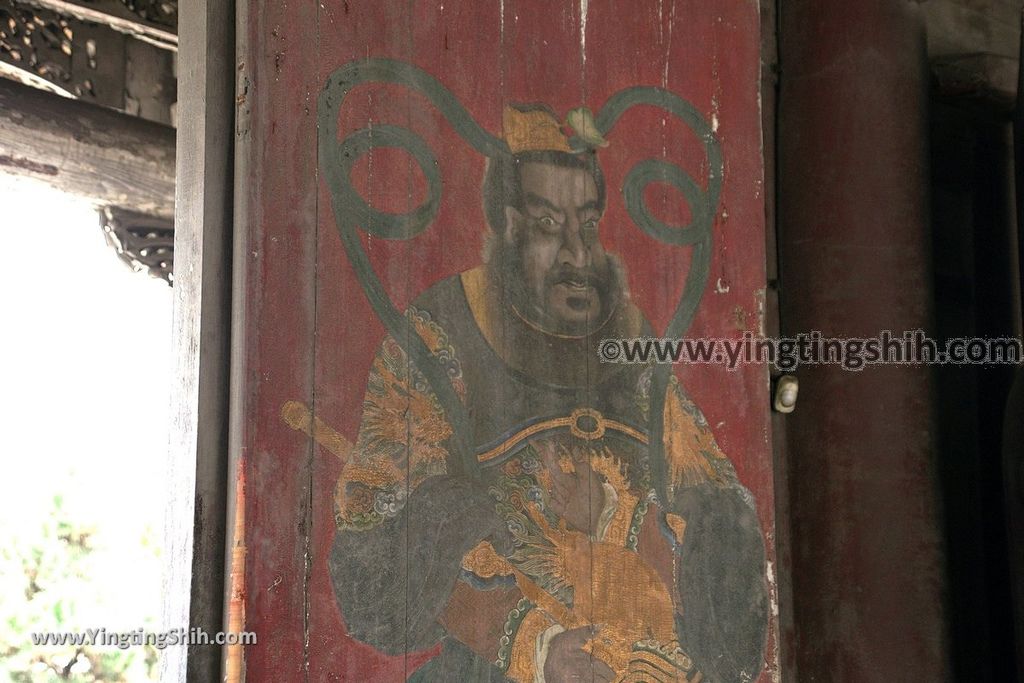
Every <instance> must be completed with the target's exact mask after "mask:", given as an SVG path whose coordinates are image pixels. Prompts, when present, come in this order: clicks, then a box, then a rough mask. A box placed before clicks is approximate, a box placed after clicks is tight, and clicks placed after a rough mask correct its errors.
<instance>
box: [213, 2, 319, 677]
mask: <svg viewBox="0 0 1024 683" xmlns="http://www.w3.org/2000/svg"><path fill="white" fill-rule="evenodd" d="M317 13H318V3H316V2H313V1H309V0H302V1H300V2H297V3H288V4H287V5H285V4H281V3H276V2H263V1H262V0H254V1H252V2H245V3H240V4H239V10H238V16H239V22H238V41H239V48H238V56H237V62H236V76H237V78H238V83H237V86H236V93H237V96H236V131H235V135H236V137H235V140H236V145H237V149H238V155H237V159H236V164H237V165H236V173H237V175H236V186H235V192H236V194H235V196H236V230H237V232H236V242H235V273H236V277H235V284H236V287H235V292H234V300H233V306H234V312H235V315H236V324H235V337H234V339H235V343H234V348H235V356H234V361H233V364H234V367H235V375H234V378H233V385H234V388H233V401H232V404H233V406H234V408H233V417H232V422H233V425H232V441H231V443H232V446H231V449H232V454H233V458H234V459H235V461H236V462H237V463H238V468H240V470H241V476H244V479H245V482H246V492H247V495H246V497H245V507H246V509H245V515H244V519H245V533H246V537H245V539H244V545H245V552H246V557H245V571H246V574H245V595H244V600H245V620H246V621H245V625H246V629H247V630H250V631H255V632H256V633H257V637H258V639H259V640H258V645H256V646H254V647H248V648H246V651H245V652H244V672H245V675H246V679H247V680H261V679H270V680H287V681H301V680H306V678H307V666H308V664H307V657H306V648H307V639H308V611H309V603H308V600H309V593H308V587H307V586H308V579H307V574H308V572H309V563H310V561H311V559H310V548H309V543H310V533H309V529H310V524H311V515H312V510H311V477H312V474H311V467H312V463H313V441H312V439H311V438H308V437H307V438H304V439H303V438H299V439H296V438H295V434H294V433H293V432H290V431H289V430H287V428H286V429H285V430H282V429H281V422H280V417H279V415H280V410H281V406H282V405H283V404H284V403H285V402H286V401H288V400H299V401H302V402H304V403H306V404H308V405H315V398H314V395H313V367H314V366H313V353H314V342H313V335H314V327H313V324H314V317H315V306H316V299H315V296H316V291H315V280H314V274H315V272H316V264H317V230H316V212H317V190H316V188H317V169H316V138H317V133H316V126H315V115H314V112H313V110H312V109H311V107H310V102H312V101H313V99H315V93H316V91H317V88H318V84H317V76H318V74H317V64H316V48H315V46H316V35H317V29H316V26H317ZM261 672H266V673H261Z"/></svg>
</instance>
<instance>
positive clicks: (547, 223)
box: [537, 216, 558, 230]
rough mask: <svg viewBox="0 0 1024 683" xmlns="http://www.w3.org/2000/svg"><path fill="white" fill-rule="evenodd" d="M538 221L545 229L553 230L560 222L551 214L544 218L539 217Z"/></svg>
mask: <svg viewBox="0 0 1024 683" xmlns="http://www.w3.org/2000/svg"><path fill="white" fill-rule="evenodd" d="M537 223H539V224H540V227H542V228H544V229H545V230H551V229H553V228H555V227H557V226H558V222H557V221H555V219H554V218H552V217H551V216H544V217H542V218H539V219H537Z"/></svg>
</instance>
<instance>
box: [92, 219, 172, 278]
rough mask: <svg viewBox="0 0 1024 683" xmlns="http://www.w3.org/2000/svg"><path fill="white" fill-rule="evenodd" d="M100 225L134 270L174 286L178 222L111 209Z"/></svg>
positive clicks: (117, 250) (116, 249)
mask: <svg viewBox="0 0 1024 683" xmlns="http://www.w3.org/2000/svg"><path fill="white" fill-rule="evenodd" d="M100 224H101V226H102V227H103V235H104V236H105V237H106V238H107V244H109V245H110V246H111V247H113V249H114V250H115V251H116V252H117V255H118V256H119V257H120V258H121V260H122V261H124V262H125V263H126V264H128V266H129V267H130V268H131V269H132V270H134V271H135V272H137V273H143V272H145V273H149V275H150V276H151V277H157V278H161V279H163V280H166V281H167V283H168V284H172V285H173V284H174V272H173V269H174V221H172V220H170V219H167V218H157V217H154V216H147V215H145V214H141V213H136V212H134V211H127V210H125V209H118V208H115V207H107V208H105V209H103V210H102V211H100Z"/></svg>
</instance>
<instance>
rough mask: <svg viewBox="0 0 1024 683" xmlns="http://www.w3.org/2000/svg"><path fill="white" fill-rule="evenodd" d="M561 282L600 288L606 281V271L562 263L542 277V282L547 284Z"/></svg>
mask: <svg viewBox="0 0 1024 683" xmlns="http://www.w3.org/2000/svg"><path fill="white" fill-rule="evenodd" d="M563 282H564V283H570V284H573V285H578V286H581V287H598V288H602V287H604V286H605V285H606V284H607V283H608V273H602V272H599V271H597V270H595V269H593V268H576V267H574V266H570V265H567V264H562V265H560V266H558V267H557V268H554V269H552V270H551V271H550V272H548V274H547V276H546V277H545V278H544V283H545V284H546V285H548V286H551V285H557V284H560V283H563Z"/></svg>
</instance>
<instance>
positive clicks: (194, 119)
mask: <svg viewBox="0 0 1024 683" xmlns="http://www.w3.org/2000/svg"><path fill="white" fill-rule="evenodd" d="M182 9H183V21H182V28H183V30H184V36H185V37H184V39H183V41H182V51H181V53H180V59H181V61H180V64H179V65H180V70H179V76H180V79H181V93H182V97H181V103H180V106H181V111H182V114H183V116H185V117H186V119H187V120H188V122H189V123H188V125H187V126H182V127H181V128H179V129H178V152H179V157H178V168H179V173H178V185H177V193H178V194H177V212H176V214H175V223H176V225H175V228H176V229H175V235H174V237H175V287H174V294H175V308H174V328H173V329H174V341H175V351H174V354H175V355H174V359H175V361H174V362H175V376H176V377H178V378H179V385H178V386H177V387H175V391H174V393H173V394H172V396H173V398H172V413H171V414H172V419H173V421H174V422H173V429H172V434H173V435H174V437H173V440H172V442H171V447H170V450H169V457H168V477H167V481H168V492H169V507H168V517H167V518H168V523H167V526H166V528H165V543H166V548H167V558H168V565H169V566H168V570H167V575H166V577H165V580H164V584H165V593H166V595H167V596H169V599H168V600H167V602H166V604H165V614H164V621H165V624H166V626H167V628H182V627H184V626H186V625H187V626H193V627H199V628H202V629H203V630H204V631H206V632H208V633H216V632H218V631H221V630H223V623H224V622H223V602H224V592H225V587H224V572H225V560H224V552H225V535H226V527H227V520H228V514H229V511H228V496H229V495H230V491H229V488H228V476H227V472H228V438H227V437H228V410H229V407H228V396H229V388H230V387H229V371H230V353H231V352H230V349H231V343H230V341H231V331H230V327H231V260H232V194H233V193H232V166H233V154H232V147H231V131H232V122H233V98H232V96H231V92H232V87H231V86H232V73H233V69H232V68H231V64H232V58H233V53H232V47H231V46H232V44H233V42H234V41H233V37H232V32H231V22H230V21H229V19H230V17H231V16H232V14H233V12H234V6H233V4H232V3H231V2H230V1H228V0H209V2H207V1H205V0H202V1H195V0H186V2H185V3H183V5H182ZM221 656H222V653H221V648H219V647H217V646H215V645H212V644H211V645H206V646H201V645H197V646H192V647H189V648H188V649H185V648H168V649H167V650H166V651H165V653H164V657H162V658H161V668H162V680H165V681H185V680H187V681H211V680H216V679H217V678H219V677H220V668H221Z"/></svg>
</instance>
